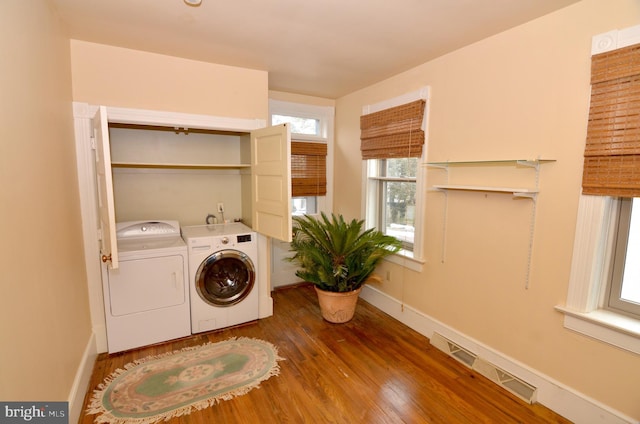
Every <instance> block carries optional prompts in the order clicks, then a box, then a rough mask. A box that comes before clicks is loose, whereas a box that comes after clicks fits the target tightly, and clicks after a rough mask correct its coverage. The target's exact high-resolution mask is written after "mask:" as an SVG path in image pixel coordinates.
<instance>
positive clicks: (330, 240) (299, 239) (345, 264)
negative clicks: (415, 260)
mask: <svg viewBox="0 0 640 424" xmlns="http://www.w3.org/2000/svg"><path fill="white" fill-rule="evenodd" d="M293 220H294V228H293V231H294V236H293V241H292V242H291V249H290V250H291V251H293V252H295V254H294V255H293V256H292V257H290V258H287V259H288V260H289V261H292V262H296V263H297V264H298V265H299V266H300V268H299V269H298V270H297V271H296V275H297V276H298V277H299V278H302V279H303V280H305V281H308V282H311V283H313V284H315V285H316V287H318V288H319V289H321V290H325V291H330V292H342V293H344V292H349V291H352V290H356V289H358V288H359V287H360V286H362V285H363V284H364V283H365V281H366V280H367V278H368V277H369V276H370V275H371V274H372V273H373V271H374V270H375V268H376V266H377V265H378V264H379V263H380V261H381V260H382V259H383V258H385V257H387V256H389V255H392V254H394V253H397V252H398V251H399V250H400V249H401V243H400V241H398V240H397V239H396V238H394V237H391V236H388V235H385V234H384V233H382V232H380V231H377V230H374V229H364V220H356V219H353V220H351V221H350V222H347V221H345V220H344V218H343V217H342V215H338V216H336V215H335V214H332V215H331V218H329V217H327V215H325V214H324V213H322V214H321V216H320V217H319V218H315V217H312V216H309V215H305V216H296V217H294V218H293Z"/></svg>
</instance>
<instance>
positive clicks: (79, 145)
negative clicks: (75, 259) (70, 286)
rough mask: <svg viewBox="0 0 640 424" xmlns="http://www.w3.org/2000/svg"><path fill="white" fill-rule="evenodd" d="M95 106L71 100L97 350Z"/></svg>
mask: <svg viewBox="0 0 640 424" xmlns="http://www.w3.org/2000/svg"><path fill="white" fill-rule="evenodd" d="M97 109H98V108H97V106H90V105H88V104H86V103H77V102H74V103H73V115H74V118H75V119H74V126H75V141H76V164H77V171H78V187H79V188H78V189H79V193H80V211H81V216H82V236H83V240H84V243H83V244H84V257H85V268H86V273H87V287H88V290H89V310H90V312H91V327H92V330H93V334H94V337H95V343H96V346H97V349H98V352H106V351H107V331H106V324H105V316H104V298H103V292H102V267H101V262H100V260H99V257H100V243H99V240H98V227H99V224H98V208H97V199H98V197H97V196H98V194H97V190H96V170H95V163H96V162H95V154H94V152H93V149H92V148H91V136H92V119H93V116H94V115H95V113H96V110H97Z"/></svg>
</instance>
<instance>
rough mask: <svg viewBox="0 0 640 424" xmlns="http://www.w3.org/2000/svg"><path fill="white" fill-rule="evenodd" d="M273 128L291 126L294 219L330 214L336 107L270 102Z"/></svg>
mask: <svg viewBox="0 0 640 424" xmlns="http://www.w3.org/2000/svg"><path fill="white" fill-rule="evenodd" d="M269 114H270V120H271V125H278V124H283V123H288V124H290V126H291V178H292V198H291V213H292V214H293V215H304V214H319V213H320V212H321V211H325V212H329V211H330V210H331V199H332V195H331V191H330V189H329V187H331V184H332V179H333V175H332V174H333V168H332V166H331V164H332V155H333V153H332V146H331V145H332V141H333V116H334V109H333V107H324V106H314V105H307V104H299V103H291V102H284V101H279V100H269Z"/></svg>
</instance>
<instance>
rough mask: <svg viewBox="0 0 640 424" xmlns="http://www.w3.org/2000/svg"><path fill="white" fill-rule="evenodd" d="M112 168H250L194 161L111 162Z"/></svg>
mask: <svg viewBox="0 0 640 424" xmlns="http://www.w3.org/2000/svg"><path fill="white" fill-rule="evenodd" d="M111 166H112V167H114V168H148V169H152V168H156V169H243V168H250V167H251V165H248V164H231V165H230V164H196V163H142V162H111Z"/></svg>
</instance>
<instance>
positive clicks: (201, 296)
mask: <svg viewBox="0 0 640 424" xmlns="http://www.w3.org/2000/svg"><path fill="white" fill-rule="evenodd" d="M182 237H183V238H184V240H185V241H186V242H187V248H188V251H189V292H190V295H191V331H192V332H193V333H194V334H195V333H201V332H203V331H210V330H216V329H219V328H225V327H230V326H233V325H238V324H242V323H245V322H249V321H254V320H257V319H258V318H259V310H258V307H259V295H258V291H259V288H258V284H257V281H256V279H257V275H258V272H257V269H256V266H257V264H258V240H257V237H256V233H255V232H254V231H253V230H251V229H250V228H249V227H247V226H246V225H244V224H241V223H230V224H215V225H197V226H186V227H182Z"/></svg>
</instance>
